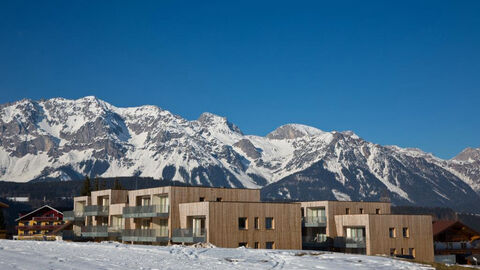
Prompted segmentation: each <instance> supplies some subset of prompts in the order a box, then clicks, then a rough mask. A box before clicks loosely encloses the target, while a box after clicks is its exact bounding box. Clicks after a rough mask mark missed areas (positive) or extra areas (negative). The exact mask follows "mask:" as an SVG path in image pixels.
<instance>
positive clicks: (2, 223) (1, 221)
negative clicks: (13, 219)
mask: <svg viewBox="0 0 480 270" xmlns="http://www.w3.org/2000/svg"><path fill="white" fill-rule="evenodd" d="M0 230H5V218H4V216H3V210H2V209H0Z"/></svg>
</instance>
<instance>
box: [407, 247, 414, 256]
mask: <svg viewBox="0 0 480 270" xmlns="http://www.w3.org/2000/svg"><path fill="white" fill-rule="evenodd" d="M408 255H411V256H412V257H414V258H415V249H414V248H409V249H408Z"/></svg>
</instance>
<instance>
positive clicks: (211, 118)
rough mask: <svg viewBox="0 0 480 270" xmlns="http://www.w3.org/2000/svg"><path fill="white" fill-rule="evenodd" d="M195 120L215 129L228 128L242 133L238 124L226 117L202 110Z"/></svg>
mask: <svg viewBox="0 0 480 270" xmlns="http://www.w3.org/2000/svg"><path fill="white" fill-rule="evenodd" d="M197 121H198V122H199V123H200V124H201V125H203V126H206V127H210V128H216V129H224V128H226V129H228V130H230V131H232V132H235V133H239V134H242V135H243V133H242V131H241V130H240V128H239V127H238V126H236V125H235V124H233V123H231V122H229V121H228V120H227V118H226V117H223V116H219V115H216V114H213V113H209V112H204V113H202V114H201V115H200V117H198V119H197Z"/></svg>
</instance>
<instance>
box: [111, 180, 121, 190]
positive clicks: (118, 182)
mask: <svg viewBox="0 0 480 270" xmlns="http://www.w3.org/2000/svg"><path fill="white" fill-rule="evenodd" d="M113 189H115V190H122V189H123V187H122V184H120V181H118V179H115V182H114V183H113Z"/></svg>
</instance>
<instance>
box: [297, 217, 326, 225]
mask: <svg viewBox="0 0 480 270" xmlns="http://www.w3.org/2000/svg"><path fill="white" fill-rule="evenodd" d="M326 225H327V217H326V216H319V217H309V216H306V217H303V226H304V227H324V226H326Z"/></svg>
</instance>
